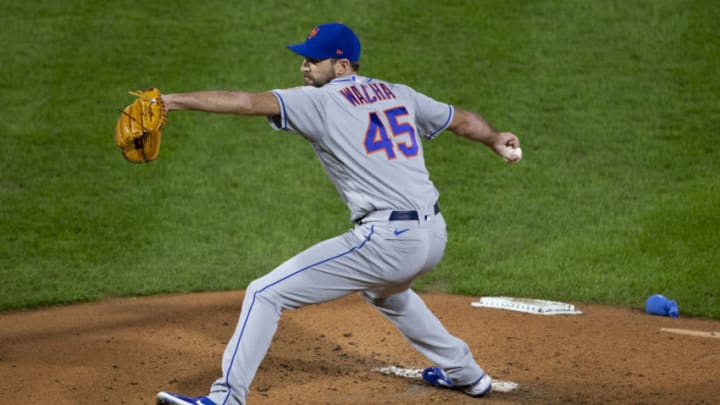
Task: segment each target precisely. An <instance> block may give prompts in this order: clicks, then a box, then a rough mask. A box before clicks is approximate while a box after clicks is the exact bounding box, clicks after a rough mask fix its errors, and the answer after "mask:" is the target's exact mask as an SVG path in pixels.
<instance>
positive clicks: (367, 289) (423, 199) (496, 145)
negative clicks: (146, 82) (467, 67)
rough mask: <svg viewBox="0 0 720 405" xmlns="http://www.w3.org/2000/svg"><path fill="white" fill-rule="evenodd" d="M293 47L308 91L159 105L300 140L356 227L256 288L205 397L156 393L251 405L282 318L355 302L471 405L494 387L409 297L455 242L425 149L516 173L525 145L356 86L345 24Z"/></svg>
mask: <svg viewBox="0 0 720 405" xmlns="http://www.w3.org/2000/svg"><path fill="white" fill-rule="evenodd" d="M288 48H289V49H290V50H292V51H293V52H295V53H297V54H298V55H300V56H302V57H303V61H302V64H301V71H302V74H303V79H304V81H305V86H302V87H297V88H290V89H277V90H272V91H268V92H261V93H250V92H243V91H200V92H191V93H177V94H164V95H162V96H161V99H160V100H158V103H159V104H160V105H163V106H164V108H165V109H166V110H167V111H168V112H170V111H175V110H196V111H206V112H211V113H229V114H239V115H254V116H264V117H267V120H268V122H269V125H270V126H271V127H272V128H274V129H276V130H279V131H286V132H287V133H291V134H297V135H299V136H302V137H303V138H304V139H306V140H307V141H308V142H310V144H311V145H312V147H313V148H314V150H315V153H316V155H317V157H318V159H319V160H320V162H321V163H322V166H323V168H324V169H325V172H326V173H327V175H328V177H329V178H330V180H331V181H332V182H333V184H334V185H335V188H336V189H337V191H338V193H339V194H340V196H341V198H342V199H343V201H344V202H345V204H346V205H347V206H348V208H349V210H350V220H351V221H352V222H353V224H354V226H353V227H352V229H350V230H349V231H347V232H345V233H344V234H342V235H339V236H337V237H335V238H332V239H329V240H326V241H323V242H320V243H318V244H316V245H314V246H312V247H310V248H308V249H307V250H305V251H303V252H301V253H299V254H297V255H296V256H295V257H292V258H290V259H289V260H287V261H286V262H285V263H282V264H281V265H279V266H278V267H276V268H275V269H274V270H272V271H271V272H269V273H267V274H266V275H265V276H263V277H261V278H259V279H257V280H255V281H253V282H252V283H250V285H249V286H248V287H247V291H246V294H245V298H244V301H243V305H242V310H241V314H240V318H239V321H238V323H237V327H236V329H235V331H234V333H233V335H232V337H231V338H230V341H229V342H228V345H227V347H226V349H225V353H224V355H223V358H222V377H220V378H219V379H218V380H217V381H215V382H214V383H213V384H212V386H211V387H210V390H209V393H207V394H205V395H204V396H200V397H187V396H183V395H179V394H174V393H169V392H160V393H158V395H157V403H158V404H184V405H187V404H217V405H220V404H222V405H237V404H244V403H245V402H246V398H247V395H248V388H249V386H250V384H251V383H252V381H253V378H254V376H255V373H256V371H257V369H258V367H259V366H260V363H261V362H262V360H263V358H264V356H265V355H266V353H267V351H268V348H269V347H270V344H271V341H272V339H273V336H274V334H275V332H276V329H277V326H278V322H279V320H280V316H281V314H282V311H283V310H284V309H288V308H300V307H302V306H305V305H310V304H317V303H321V302H326V301H330V300H335V299H338V298H341V297H344V296H347V295H349V294H353V293H356V292H360V293H362V295H363V296H364V298H365V300H366V301H367V302H368V303H369V304H370V305H373V306H374V307H375V308H377V309H378V311H380V312H381V313H382V314H383V315H384V316H385V317H386V318H387V319H388V320H389V321H390V322H392V323H393V324H394V325H395V326H396V327H397V328H398V330H399V331H400V332H401V333H402V334H403V335H404V336H405V337H406V338H407V340H408V341H409V342H410V344H411V345H412V346H413V347H414V348H415V349H416V350H418V351H419V352H420V353H421V354H423V355H424V356H425V357H426V358H427V359H428V361H429V362H430V363H431V367H428V368H427V369H425V370H424V372H423V379H424V380H425V381H426V382H427V383H428V384H430V385H433V386H438V387H444V388H450V389H457V390H460V391H462V392H465V393H466V394H468V395H471V396H482V395H485V394H487V393H488V392H490V390H491V378H490V377H489V376H488V375H487V374H486V373H485V371H483V369H482V368H481V367H480V366H479V365H478V364H477V363H476V361H475V360H474V358H473V355H472V353H471V352H470V350H469V348H468V346H467V345H466V344H465V342H463V341H462V340H461V339H459V338H457V337H455V336H453V335H451V334H450V333H449V332H448V331H447V330H446V329H445V328H444V327H443V325H442V324H441V323H440V321H439V320H438V319H437V317H435V315H433V313H432V312H431V311H430V310H429V309H428V307H427V306H426V305H425V304H424V303H423V301H422V300H421V298H420V297H419V296H418V295H417V294H416V293H415V292H413V291H412V289H411V286H412V284H413V281H414V280H415V279H416V278H417V277H418V276H420V275H422V274H423V273H425V272H428V271H430V270H432V269H433V268H434V267H435V266H436V265H437V264H438V262H439V261H440V259H441V258H442V256H443V252H444V250H445V243H446V241H447V234H446V227H445V220H444V219H443V214H442V213H441V210H440V205H439V203H438V197H439V193H438V190H437V189H436V188H435V186H434V185H433V183H432V182H431V181H430V177H429V175H428V171H427V169H426V167H425V162H424V157H423V142H422V138H425V139H427V140H429V139H432V138H434V137H436V136H438V135H439V134H440V133H441V132H443V131H445V130H450V131H451V132H454V133H455V134H457V135H460V136H463V137H466V138H468V139H470V140H473V141H478V142H481V143H483V144H485V145H487V146H488V147H489V148H490V149H491V150H493V151H494V152H495V153H497V154H498V155H500V156H502V157H503V158H505V159H506V160H507V161H508V162H510V163H515V162H517V161H519V160H520V158H521V155H520V154H519V148H520V141H519V140H518V138H517V137H516V136H515V135H514V134H512V133H510V132H498V131H496V130H495V129H493V128H492V127H491V126H490V124H488V122H487V121H486V120H485V119H483V118H482V117H481V116H480V115H478V114H476V113H472V112H470V111H467V110H464V109H462V108H459V107H456V106H452V105H449V104H446V103H443V102H439V101H436V100H434V99H432V98H430V97H428V96H426V95H424V94H421V93H418V92H417V91H415V90H413V89H412V88H410V87H408V86H406V85H402V84H396V83H389V82H386V81H383V80H379V79H375V78H370V77H363V76H360V75H359V73H358V71H359V61H360V41H359V39H358V37H357V36H356V35H355V33H353V31H352V30H351V29H350V28H349V27H348V26H347V25H344V24H342V23H327V24H321V25H318V26H317V27H315V28H313V29H312V30H311V31H310V33H309V35H308V36H307V38H306V39H305V41H304V42H302V43H299V44H296V45H290V46H288ZM142 132H143V131H138V133H140V134H142ZM146 132H147V131H146Z"/></svg>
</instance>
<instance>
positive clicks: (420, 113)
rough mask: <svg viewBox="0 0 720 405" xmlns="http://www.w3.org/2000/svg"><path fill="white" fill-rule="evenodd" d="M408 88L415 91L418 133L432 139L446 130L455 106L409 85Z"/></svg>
mask: <svg viewBox="0 0 720 405" xmlns="http://www.w3.org/2000/svg"><path fill="white" fill-rule="evenodd" d="M407 89H408V90H409V91H411V92H412V93H414V94H413V100H414V104H415V120H416V124H417V130H418V134H419V135H420V136H423V137H425V138H428V139H432V138H434V137H435V136H436V135H438V134H439V133H441V132H442V131H444V130H446V129H447V127H448V126H449V125H450V122H451V121H452V118H453V115H454V114H455V109H454V108H453V106H452V105H450V104H446V103H443V102H439V101H436V100H434V99H432V98H430V97H428V96H426V95H424V94H422V93H419V92H417V91H415V90H412V89H410V88H409V87H408V88H407Z"/></svg>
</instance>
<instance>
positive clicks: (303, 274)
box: [209, 232, 369, 405]
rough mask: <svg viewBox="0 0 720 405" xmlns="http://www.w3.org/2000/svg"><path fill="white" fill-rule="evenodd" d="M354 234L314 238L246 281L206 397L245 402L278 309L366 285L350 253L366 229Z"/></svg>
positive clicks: (226, 403) (222, 403) (232, 404)
mask: <svg viewBox="0 0 720 405" xmlns="http://www.w3.org/2000/svg"><path fill="white" fill-rule="evenodd" d="M357 236H358V235H357V234H353V233H350V232H349V233H346V234H344V235H341V236H338V237H336V238H333V239H330V240H327V241H324V242H321V243H318V244H317V245H315V246H313V247H311V248H309V249H307V250H305V251H304V252H302V253H300V254H298V255H297V256H295V257H293V258H292V259H290V260H288V261H287V262H285V263H283V264H282V265H280V266H279V267H277V268H276V269H275V270H273V271H272V272H270V273H268V274H267V275H265V276H263V277H261V278H259V279H257V280H255V281H253V282H252V283H250V285H249V286H248V288H247V290H246V292H245V298H244V300H243V306H242V311H241V313H240V319H239V321H238V324H237V326H236V329H235V332H234V333H233V336H232V338H231V339H230V342H229V343H228V345H227V347H226V349H225V353H224V354H223V360H222V367H223V376H222V378H219V379H218V380H216V381H215V383H214V384H213V385H212V388H211V390H210V391H211V392H210V395H209V397H210V399H211V400H213V401H214V402H215V403H217V404H219V405H237V404H244V403H245V398H246V397H247V394H248V390H249V386H250V383H251V382H252V380H253V378H254V377H255V373H256V372H257V369H258V367H259V366H260V364H261V363H262V360H263V358H264V357H265V355H266V354H267V352H268V349H269V348H270V344H271V342H272V339H273V336H274V335H275V332H276V331H277V325H278V321H279V319H280V315H281V313H282V311H283V310H284V309H286V308H299V307H301V306H304V305H309V304H316V303H320V302H325V301H329V300H333V299H337V298H340V297H343V296H345V295H348V294H351V293H353V292H356V291H360V290H362V289H364V288H366V287H367V286H366V285H365V284H364V282H363V277H362V269H359V268H358V267H357V266H358V264H362V262H359V263H358V261H357V258H356V256H357V252H358V250H359V249H361V248H362V247H363V246H365V243H366V242H367V241H368V240H369V235H368V236H367V238H368V239H359V238H358V237H357ZM351 274H352V275H354V276H353V277H348V276H349V275H351Z"/></svg>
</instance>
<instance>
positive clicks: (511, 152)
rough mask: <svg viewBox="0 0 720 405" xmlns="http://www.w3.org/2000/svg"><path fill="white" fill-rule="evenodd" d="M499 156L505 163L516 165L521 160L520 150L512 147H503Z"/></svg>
mask: <svg viewBox="0 0 720 405" xmlns="http://www.w3.org/2000/svg"><path fill="white" fill-rule="evenodd" d="M500 154H501V155H502V157H503V159H505V161H506V162H512V163H517V162H519V161H520V159H522V149H520V148H513V147H512V146H507V145H506V146H504V147H503V149H502V150H501V151H500Z"/></svg>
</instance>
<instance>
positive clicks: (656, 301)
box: [645, 294, 680, 318]
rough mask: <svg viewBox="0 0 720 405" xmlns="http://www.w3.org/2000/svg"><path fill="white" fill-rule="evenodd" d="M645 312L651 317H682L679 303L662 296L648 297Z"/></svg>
mask: <svg viewBox="0 0 720 405" xmlns="http://www.w3.org/2000/svg"><path fill="white" fill-rule="evenodd" d="M645 312H647V313H648V314H650V315H662V316H669V317H671V318H677V317H679V316H680V312H679V311H678V305H677V302H675V301H673V300H671V299H669V298H667V297H665V296H664V295H662V294H655V295H651V296H650V297H648V299H647V301H646V302H645Z"/></svg>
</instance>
